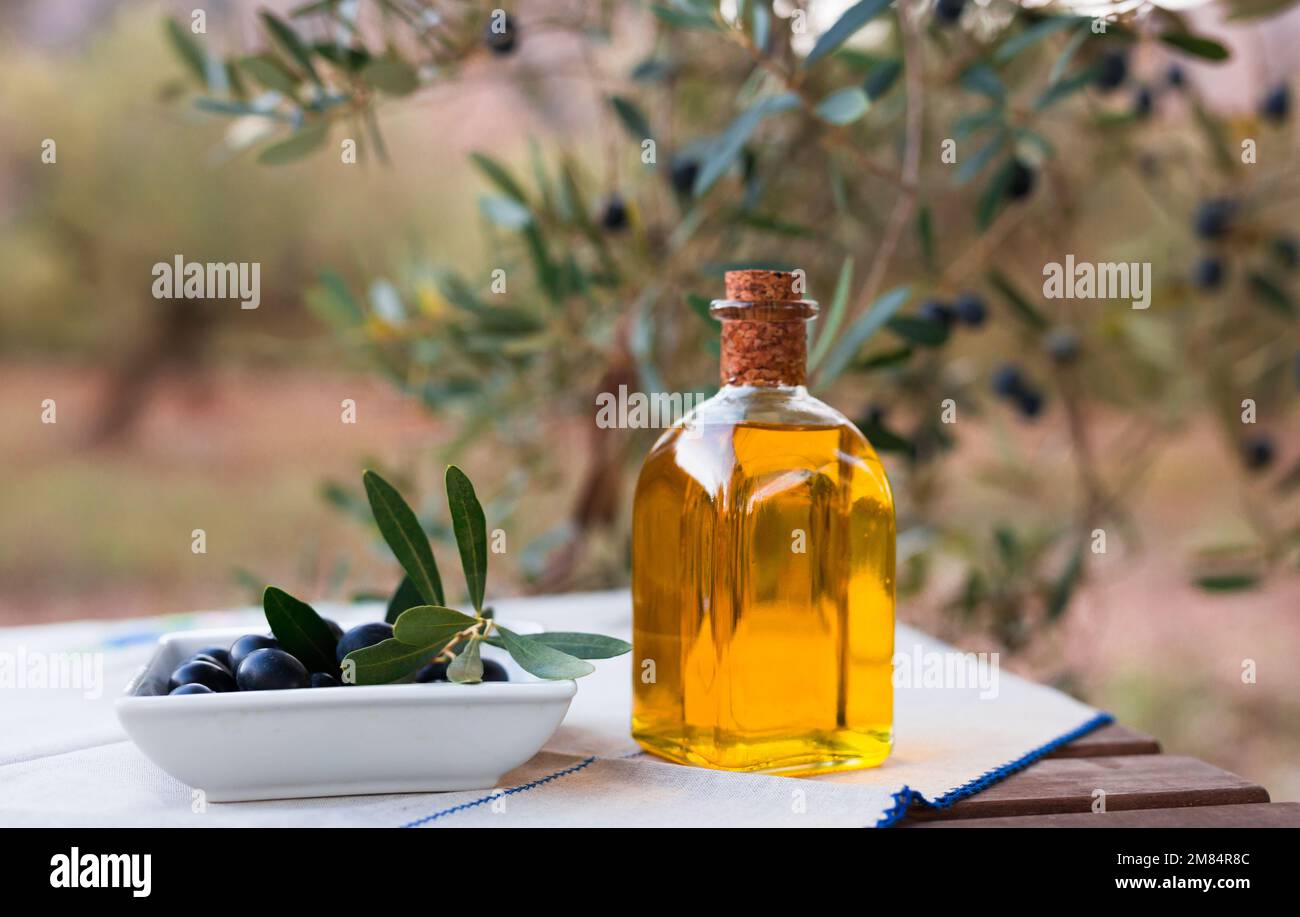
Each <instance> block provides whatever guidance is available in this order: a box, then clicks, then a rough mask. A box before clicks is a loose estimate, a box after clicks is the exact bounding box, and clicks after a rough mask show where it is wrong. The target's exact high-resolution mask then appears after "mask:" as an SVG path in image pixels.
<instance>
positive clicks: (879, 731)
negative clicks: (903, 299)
mask: <svg viewBox="0 0 1300 917" xmlns="http://www.w3.org/2000/svg"><path fill="white" fill-rule="evenodd" d="M794 279H795V275H793V274H788V273H784V272H777V271H733V272H730V273H728V274H727V279H726V283H727V298H726V299H725V300H720V301H716V302H714V304H713V308H712V313H713V315H714V316H715V317H716V318H718V319H719V320H721V322H722V383H723V386H722V389H721V390H720V391H719V392H718V394H717V395H716V396H714V397H713V398H711V399H709V400H708V401H706V402H704V403H703V404H702V405H700V406H699V407H697V408H696V409H695V410H694V411H693V412H691V413H690V414H689V415H687V417H686V418H684V419H683V420H682V421H681V422H680V423H678V424H677V425H676V426H674V427H672V428H671V429H669V430H668V431H667V432H666V433H665V434H664V435H663V436H662V437H661V438H660V440H659V442H658V443H656V444H655V446H654V448H653V450H651V452H650V455H649V456H648V457H647V458H646V461H645V465H644V467H643V468H642V470H641V477H640V480H639V481H638V483H637V490H636V504H635V510H634V514H633V556H632V599H633V609H634V611H633V663H634V664H633V711H632V732H633V737H634V738H635V739H636V740H637V741H638V742H639V743H640V744H641V745H642V746H643V747H644V748H646V749H647V750H648V751H651V752H653V753H655V754H657V755H661V756H663V757H666V758H669V759H672V760H674V761H679V762H682V763H688V764H697V765H703V766H707V767H716V768H724V769H727V770H744V771H780V772H784V773H801V772H810V771H824V770H842V769H850V768H859V767H870V766H873V765H876V764H879V763H880V762H881V761H882V760H884V758H885V757H886V756H887V755H888V754H889V749H890V745H891V742H892V727H893V686H892V683H891V673H892V672H891V658H892V656H893V644H894V503H893V497H892V496H891V494H890V490H889V482H888V481H887V480H886V478H885V472H884V468H883V467H882V466H881V464H880V460H879V458H878V457H877V456H876V453H875V450H874V449H872V448H871V444H870V443H868V442H867V440H866V439H865V438H864V437H863V435H862V434H861V433H860V432H859V431H858V429H857V428H856V427H854V426H853V424H852V423H850V422H849V421H848V420H847V419H846V418H845V417H844V416H843V415H841V414H840V413H839V412H837V411H835V410H833V409H832V408H830V407H828V406H827V405H825V404H823V403H822V402H820V401H818V400H817V399H816V398H814V397H812V396H811V395H809V394H808V392H807V389H806V388H805V387H804V374H805V361H806V348H807V345H806V341H807V335H806V328H805V322H806V321H807V320H808V319H809V318H811V317H812V316H814V315H815V314H816V312H817V306H816V304H814V303H812V302H809V301H806V300H800V299H798V298H797V296H796V294H795V292H794Z"/></svg>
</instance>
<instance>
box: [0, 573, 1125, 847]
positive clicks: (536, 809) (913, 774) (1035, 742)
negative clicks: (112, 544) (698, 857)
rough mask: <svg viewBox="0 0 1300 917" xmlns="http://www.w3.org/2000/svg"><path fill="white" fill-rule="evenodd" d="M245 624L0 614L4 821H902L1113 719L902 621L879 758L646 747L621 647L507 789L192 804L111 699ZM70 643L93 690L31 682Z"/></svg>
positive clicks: (569, 600) (565, 602) (537, 616)
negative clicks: (805, 759) (716, 757)
mask: <svg viewBox="0 0 1300 917" xmlns="http://www.w3.org/2000/svg"><path fill="white" fill-rule="evenodd" d="M494 604H495V607H496V608H497V613H498V615H499V616H500V617H501V618H502V619H503V620H507V619H511V618H513V619H516V620H528V621H537V622H540V623H542V624H544V625H545V626H546V627H547V628H548V629H551V630H592V631H598V632H601V633H610V634H619V635H623V636H626V635H627V633H628V630H629V621H630V601H629V598H628V595H627V593H626V592H612V593H588V594H582V595H570V596H549V597H546V598H533V599H513V600H511V599H507V600H502V601H498V602H496V603H494ZM319 607H320V609H321V611H322V613H323V614H327V615H329V616H331V617H333V618H335V619H336V620H338V621H339V622H340V623H342V624H344V626H345V627H346V626H348V625H349V624H351V623H359V622H361V621H364V620H375V619H376V617H381V616H382V609H376V608H375V607H373V606H371V607H365V606H355V605H354V606H328V605H321V606H319ZM245 624H246V625H248V627H249V629H250V630H253V629H258V630H261V629H264V627H265V622H264V619H263V618H262V615H261V611H260V609H241V610H237V611H225V612H205V613H196V614H190V615H177V616H171V617H166V618H147V619H136V620H130V621H94V622H78V623H72V624H56V625H49V626H42V627H27V628H9V629H5V630H0V825H67V824H72V825H194V826H205V825H304V826H317V825H375V826H411V827H424V826H428V827H443V826H446V827H451V826H457V825H538V826H543V825H544V826H556V825H638V826H640V825H647V826H655V825H665V826H668V825H708V826H718V825H788V826H807V827H812V826H876V825H881V824H888V823H890V822H891V821H893V820H896V818H897V817H898V816H899V815H900V814H901V812H902V810H903V808H905V807H906V803H908V802H911V804H914V805H916V804H924V803H923V802H922V799H924V800H927V801H931V802H937V803H939V804H944V803H948V802H952V801H954V800H955V799H956V798H960V796H962V795H966V794H969V793H970V792H974V791H976V790H977V789H978V788H980V787H982V786H984V785H987V783H989V782H992V781H994V780H997V779H999V778H1000V777H1002V776H1005V774H1006V773H1009V772H1010V771H1012V770H1014V769H1016V768H1017V767H1022V766H1024V765H1026V764H1028V763H1030V762H1031V761H1033V760H1034V759H1035V758H1036V757H1038V756H1039V755H1041V754H1043V753H1045V752H1046V751H1047V750H1050V748H1052V747H1054V746H1055V745H1056V744H1060V743H1061V742H1064V741H1067V740H1069V739H1070V738H1073V737H1075V736H1077V735H1081V734H1083V733H1084V732H1087V731H1088V730H1089V729H1093V728H1096V727H1097V726H1099V725H1101V724H1102V723H1104V722H1107V721H1108V720H1109V717H1107V716H1106V715H1105V714H1101V713H1099V712H1098V711H1096V710H1094V709H1092V708H1091V707H1088V706H1086V705H1084V704H1082V703H1079V702H1078V701H1076V700H1073V699H1072V698H1069V697H1067V696H1065V695H1063V694H1061V693H1059V692H1057V691H1054V690H1052V689H1050V688H1045V687H1043V686H1041V685H1036V684H1033V683H1031V682H1028V681H1025V680H1023V679H1020V678H1017V677H1015V676H1014V675H1011V674H1009V673H1006V672H1000V673H998V677H997V681H996V691H991V690H990V688H991V687H993V683H992V682H988V683H986V684H985V685H984V686H983V687H981V686H978V685H974V684H968V685H967V686H966V687H956V686H953V685H952V684H951V679H949V680H948V681H947V682H943V681H936V680H935V679H934V677H933V676H934V675H935V670H934V668H933V666H934V665H936V664H938V663H941V662H945V661H946V662H948V663H951V662H952V661H953V660H954V659H955V658H956V657H954V656H949V655H945V654H949V653H952V652H953V651H952V649H951V647H948V646H947V645H945V644H943V643H940V642H939V641H937V640H934V639H933V638H930V637H928V636H926V635H924V634H922V633H920V632H918V631H916V630H914V629H912V628H909V627H906V626H901V625H900V626H899V628H898V633H897V644H896V653H897V654H898V655H896V658H900V657H906V658H905V660H904V664H905V665H906V666H908V667H909V668H910V669H912V670H914V671H912V672H911V675H912V676H914V677H910V678H907V679H904V680H903V681H902V682H901V683H899V684H898V687H897V688H896V691H895V717H894V721H895V730H896V742H895V747H894V752H893V754H892V755H891V756H890V758H889V759H888V760H887V761H886V763H885V764H884V765H882V766H881V767H878V768H874V769H872V770H866V771H855V772H850V773H843V774H830V775H826V776H821V777H816V778H791V777H772V776H763V775H753V774H729V773H724V772H720V771H712V770H706V769H701V768H691V767H681V766H679V765H675V764H670V763H668V762H664V761H661V760H659V759H656V758H653V757H651V756H648V755H645V754H641V753H640V752H639V751H638V748H637V746H636V745H635V744H634V743H633V742H632V741H631V739H630V738H629V737H628V718H629V704H630V696H631V675H630V668H629V667H630V661H629V657H628V656H624V657H622V658H619V659H612V660H606V661H601V662H597V663H596V666H597V671H596V673H595V674H593V675H590V676H588V677H587V678H584V679H582V680H580V681H579V683H578V685H579V687H578V694H577V697H576V698H575V699H574V702H573V706H572V707H571V709H570V711H569V714H568V716H567V718H566V719H565V722H564V725H563V726H561V727H560V730H559V731H558V732H557V733H556V734H555V736H554V737H553V738H552V739H551V741H550V742H549V743H548V744H547V745H546V748H545V749H544V750H543V751H542V752H541V753H540V754H538V755H537V756H536V757H535V758H533V759H532V760H531V761H529V762H528V763H527V764H525V765H524V766H523V767H520V768H518V769H517V770H515V771H513V772H512V773H510V774H509V775H507V777H506V779H505V780H504V781H503V782H502V784H501V786H500V787H499V788H498V789H497V790H495V791H474V792H456V793H416V794H403V795H392V796H348V797H331V798H326V799H302V800H285V801H271V802H246V803H225V804H222V803H212V804H209V805H207V806H206V808H204V809H203V811H198V812H196V811H194V807H193V806H192V799H191V792H190V790H189V788H188V787H186V786H185V785H184V784H181V783H180V782H178V781H176V780H174V779H173V778H171V777H169V776H168V775H167V774H165V773H163V772H162V771H161V770H159V769H158V768H157V767H155V766H154V765H153V764H152V763H151V762H150V761H148V760H147V759H146V758H145V757H144V756H143V755H142V754H141V753H140V752H139V751H138V750H137V749H136V748H135V746H134V745H133V744H132V743H131V742H130V741H129V740H127V739H126V738H125V735H124V733H123V731H122V729H121V727H120V726H119V725H118V723H117V718H116V715H115V713H114V710H113V701H114V699H115V697H116V696H117V695H118V694H119V693H120V692H121V690H122V688H123V686H124V685H125V684H126V682H127V680H128V679H129V678H130V676H131V675H132V674H133V673H134V672H135V671H136V670H137V669H138V668H139V667H140V666H141V665H142V664H143V663H144V662H145V660H146V659H147V658H148V656H149V655H150V653H151V652H152V650H153V645H154V642H155V640H156V639H157V637H158V635H159V634H161V633H164V632H167V631H171V630H178V629H185V628H194V627H225V626H243V625H245ZM74 651H80V652H87V651H89V652H91V653H93V654H94V656H93V658H94V659H96V660H102V666H103V669H102V681H101V682H100V684H101V686H102V691H100V692H98V696H96V691H95V690H94V689H93V685H91V687H90V690H87V689H86V686H85V684H83V686H82V687H80V688H68V687H63V688H41V687H39V686H33V685H31V684H30V683H27V684H24V683H22V682H23V677H22V676H21V673H19V672H18V671H17V669H18V666H19V665H20V663H21V661H22V659H24V658H26V654H30V653H32V652H38V653H40V652H43V653H59V652H74ZM917 663H920V665H919V666H918V665H917ZM6 664H7V665H8V666H9V669H8V672H7V673H6V671H5V666H6ZM92 682H93V679H92ZM987 695H992V696H987Z"/></svg>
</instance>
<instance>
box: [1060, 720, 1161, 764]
mask: <svg viewBox="0 0 1300 917" xmlns="http://www.w3.org/2000/svg"><path fill="white" fill-rule="evenodd" d="M1158 754H1160V743H1159V742H1157V741H1156V740H1155V739H1153V738H1152V737H1151V736H1149V735H1146V734H1145V733H1142V732H1138V731H1137V730H1136V729H1129V728H1128V727H1127V726H1121V725H1120V724H1119V723H1110V724H1108V725H1106V726H1102V727H1101V728H1100V729H1094V730H1093V731H1092V732H1090V733H1088V734H1087V735H1086V736H1083V737H1082V738H1078V739H1075V740H1074V741H1073V742H1070V743H1068V744H1066V745H1062V746H1061V747H1060V748H1058V749H1056V750H1055V751H1053V752H1051V753H1050V754H1047V755H1045V756H1044V758H1106V757H1114V756H1115V755H1158Z"/></svg>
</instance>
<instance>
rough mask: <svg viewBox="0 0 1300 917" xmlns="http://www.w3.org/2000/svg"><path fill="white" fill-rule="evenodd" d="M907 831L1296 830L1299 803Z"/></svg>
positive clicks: (972, 821) (943, 823) (930, 823)
mask: <svg viewBox="0 0 1300 917" xmlns="http://www.w3.org/2000/svg"><path fill="white" fill-rule="evenodd" d="M903 827H908V828H1300V802H1268V803H1251V804H1248V805H1236V806H1184V807H1182V808H1177V809H1128V810H1124V811H1119V812H1115V811H1106V812H1098V813H1096V814H1094V813H1092V812H1088V813H1086V814H1085V813H1083V812H1068V813H1061V814H1056V815H1022V816H1020V817H1012V818H949V819H926V820H924V821H919V820H918V821H913V822H904V824H903Z"/></svg>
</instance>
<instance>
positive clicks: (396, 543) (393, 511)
mask: <svg viewBox="0 0 1300 917" xmlns="http://www.w3.org/2000/svg"><path fill="white" fill-rule="evenodd" d="M362 481H364V482H365V485H366V497H367V498H368V499H369V500H370V511H371V512H372V513H373V514H374V516H375V523H376V524H377V525H378V526H379V533H380V534H381V535H383V536H384V541H386V542H387V543H388V547H389V548H390V549H392V552H393V555H394V556H395V557H396V558H397V562H398V563H400V564H401V565H402V569H403V570H405V571H406V575H407V576H409V577H410V578H411V582H413V583H415V588H416V589H417V590H419V593H420V595H421V596H422V597H423V598H424V601H425V602H427V603H428V604H430V605H441V604H443V602H444V601H445V600H444V598H443V595H442V578H441V577H440V576H439V575H438V564H437V562H436V561H435V560H434V559H433V548H431V547H429V536H428V535H426V534H425V533H424V529H423V528H421V527H420V521H419V520H418V519H416V518H415V513H414V511H412V509H411V507H409V506H407V504H406V501H405V500H403V499H402V495H401V494H400V493H398V492H397V488H395V487H394V486H393V485H392V484H389V483H388V482H387V481H385V480H384V479H383V478H381V477H380V476H379V475H377V474H375V473H374V472H373V471H367V472H366V473H365V474H364V475H363V476H362Z"/></svg>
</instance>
